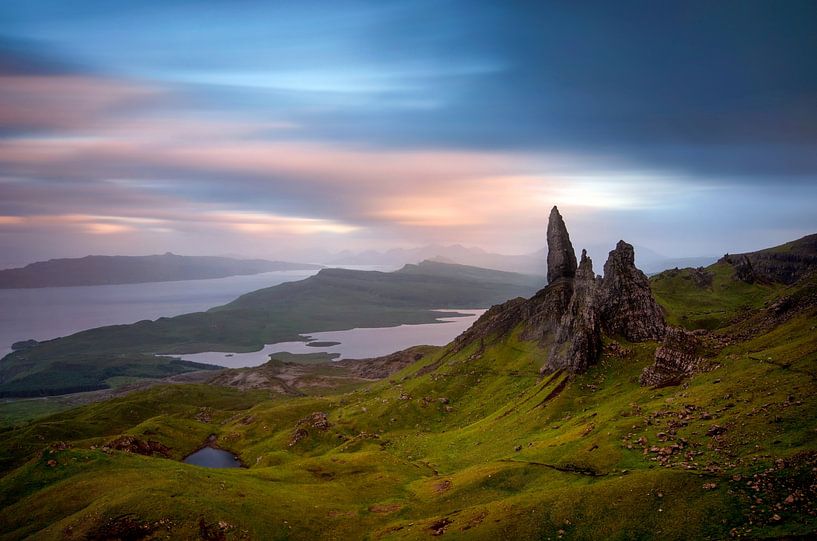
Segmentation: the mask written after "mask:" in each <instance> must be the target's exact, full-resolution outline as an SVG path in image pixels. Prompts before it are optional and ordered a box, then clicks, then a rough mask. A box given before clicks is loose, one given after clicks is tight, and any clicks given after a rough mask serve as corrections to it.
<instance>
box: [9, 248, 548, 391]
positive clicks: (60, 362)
mask: <svg viewBox="0 0 817 541" xmlns="http://www.w3.org/2000/svg"><path fill="white" fill-rule="evenodd" d="M538 280H539V279H538V278H535V277H530V276H525V275H521V274H514V273H507V272H500V271H493V270H487V269H478V268H475V267H466V266H461V265H446V264H440V263H423V264H421V265H408V266H406V268H405V269H403V270H401V271H398V272H394V273H383V272H365V271H351V270H344V269H325V270H323V271H321V272H320V273H319V274H317V275H315V276H313V277H310V278H307V279H306V280H302V281H298V282H289V283H285V284H281V285H278V286H275V287H271V288H267V289H262V290H259V291H256V292H253V293H249V294H247V295H243V296H241V297H239V298H238V299H236V300H235V301H233V302H231V303H229V304H227V305H224V306H221V307H217V308H214V309H211V310H210V311H208V312H198V313H193V314H185V315H181V316H178V317H174V318H159V319H158V320H156V321H140V322H138V323H134V324H132V325H115V326H110V327H100V328H97V329H91V330H88V331H83V332H80V333H77V334H74V335H72V336H69V337H66V338H61V339H57V340H51V341H48V342H43V343H42V344H40V345H39V346H37V347H35V348H32V349H28V350H25V351H19V352H15V353H12V354H9V355H8V356H6V357H5V358H4V359H3V361H2V363H1V364H0V396H3V394H4V393H5V394H6V395H10V396H14V395H17V396H20V395H21V393H29V395H31V394H61V393H66V392H77V391H81V390H92V389H99V388H104V387H106V386H107V385H108V384H107V383H106V381H107V380H109V378H112V377H118V376H129V377H143V378H150V377H163V376H167V375H171V374H173V373H177V372H183V371H186V370H191V369H198V368H200V367H196V366H192V364H191V365H190V366H187V365H184V364H183V363H178V362H172V363H169V362H168V361H167V360H161V359H160V360H157V359H156V358H154V357H153V356H152V355H143V354H145V353H150V354H152V353H168V354H173V353H195V352H200V351H254V350H258V349H259V348H261V347H262V346H263V345H264V344H268V343H273V342H280V341H288V340H298V339H299V335H300V334H302V333H304V332H316V331H329V330H342V329H350V328H353V327H387V326H392V325H399V324H402V323H432V322H434V321H435V318H437V317H440V315H441V314H440V313H434V312H430V311H429V310H430V309H435V308H481V307H488V306H490V305H491V304H495V303H497V302H502V301H504V300H507V299H509V298H512V297H516V296H520V295H523V296H524V295H530V294H532V293H533V292H534V291H535V290H536V288H537V283H538ZM23 396H25V394H23Z"/></svg>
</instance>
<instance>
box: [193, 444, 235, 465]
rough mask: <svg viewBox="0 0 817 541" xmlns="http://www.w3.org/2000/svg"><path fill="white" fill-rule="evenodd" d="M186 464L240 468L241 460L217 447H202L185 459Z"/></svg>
mask: <svg viewBox="0 0 817 541" xmlns="http://www.w3.org/2000/svg"><path fill="white" fill-rule="evenodd" d="M184 462H185V463H186V464H193V465H195V466H204V467H205V468H240V467H241V462H240V461H239V460H238V458H236V456H235V455H234V454H232V453H231V452H229V451H225V450H224V449H217V448H215V447H209V446H208V447H202V448H201V449H199V450H198V451H196V452H195V453H193V454H192V455H188V457H187V458H185V459H184Z"/></svg>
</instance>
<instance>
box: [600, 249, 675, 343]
mask: <svg viewBox="0 0 817 541" xmlns="http://www.w3.org/2000/svg"><path fill="white" fill-rule="evenodd" d="M598 304H599V316H600V319H601V323H602V325H603V330H604V331H605V332H607V333H608V334H611V335H621V336H623V337H624V338H626V339H627V340H629V341H631V342H642V341H645V340H661V339H662V338H663V337H664V332H665V330H666V322H665V321H664V313H663V311H662V310H661V307H660V306H659V305H658V303H657V302H656V301H655V297H653V294H652V290H651V289H650V281H649V279H648V278H647V276H646V275H645V274H644V273H643V272H641V271H640V270H639V269H638V268H637V267H636V266H635V250H634V249H633V246H632V245H631V244H628V243H626V242H624V241H623V240H620V241H619V242H618V244H616V248H615V249H614V250H613V251H611V252H610V254H609V256H608V258H607V262H606V263H605V264H604V278H603V279H602V280H601V285H600V286H599V298H598Z"/></svg>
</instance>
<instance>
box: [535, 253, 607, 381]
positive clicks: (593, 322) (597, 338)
mask: <svg viewBox="0 0 817 541" xmlns="http://www.w3.org/2000/svg"><path fill="white" fill-rule="evenodd" d="M596 288H597V283H596V275H595V274H594V273H593V262H592V261H591V259H590V258H589V257H587V252H586V251H585V250H582V258H581V263H579V268H578V270H577V272H576V277H575V280H574V282H573V296H572V297H571V299H570V304H569V305H568V307H567V310H566V311H565V313H564V315H563V316H562V318H561V320H560V322H559V327H558V330H557V332H556V338H555V340H554V343H553V345H552V346H551V349H550V353H549V355H548V359H547V363H546V367H547V369H548V370H551V371H555V370H562V369H564V370H568V371H570V372H584V371H585V370H587V368H588V367H589V366H590V364H592V363H593V362H595V360H596V359H598V357H599V354H600V352H601V347H602V344H601V329H600V326H599V318H598V310H597V307H596V296H597V290H596Z"/></svg>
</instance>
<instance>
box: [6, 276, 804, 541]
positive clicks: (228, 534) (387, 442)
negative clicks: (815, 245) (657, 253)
mask: <svg viewBox="0 0 817 541" xmlns="http://www.w3.org/2000/svg"><path fill="white" fill-rule="evenodd" d="M721 272H724V275H726V271H725V270H724V271H721ZM664 280H667V277H659V278H657V279H656V281H657V282H658V283H657V287H656V295H657V296H659V298H660V295H659V292H661V291H663V292H664V294H665V301H664V306H665V308H666V309H667V310H668V311H669V317H670V318H671V319H673V318H674V319H676V320H678V321H680V320H681V318H682V316H684V315H687V317H688V318H689V315H695V318H697V317H698V315H699V314H706V312H705V311H706V310H708V309H709V308H708V307H709V306H712V307H717V306H719V304H720V303H725V305H726V308H724V310H723V314H722V315H720V314H719V315H718V316H717V318H716V321H714V322H712V323H708V325H709V326H711V327H713V328H716V331H715V332H713V333H709V334H708V335H706V336H705V351H704V352H703V353H704V354H705V356H706V358H707V361H708V364H709V365H710V366H711V367H713V369H712V370H711V371H708V372H704V373H699V374H697V375H695V376H693V377H692V378H690V379H689V380H688V381H687V382H685V383H683V384H682V385H678V386H672V387H665V388H662V389H654V388H648V387H642V386H640V385H639V384H638V376H639V374H640V373H641V370H642V369H643V368H644V367H645V366H647V365H648V364H650V363H651V362H652V360H653V359H652V355H653V351H654V349H655V347H656V345H657V344H655V343H651V342H643V343H638V344H631V343H627V342H626V341H623V340H621V339H610V338H606V339H605V347H604V354H603V356H602V359H601V362H600V363H599V364H597V365H595V366H593V367H592V368H591V369H590V370H589V371H588V372H586V373H584V374H581V375H576V376H571V377H569V376H568V375H567V374H566V373H562V372H556V373H554V374H550V375H547V376H544V377H540V376H539V372H538V369H539V367H540V366H541V365H542V364H543V363H544V361H545V358H544V355H545V352H543V351H542V350H540V349H539V347H538V346H537V345H536V344H535V343H533V342H528V341H523V340H520V332H521V331H522V329H521V328H516V329H515V330H514V331H513V332H511V333H509V334H507V335H503V336H501V337H491V336H485V337H483V339H482V340H478V341H474V342H473V343H471V344H470V345H468V346H467V347H465V348H464V349H461V350H459V351H457V352H456V353H454V350H453V349H452V348H450V347H449V348H443V349H442V350H440V351H439V352H437V353H435V354H432V355H429V356H427V357H426V358H424V359H422V360H420V361H419V362H418V363H415V364H413V365H411V366H409V367H407V368H405V369H404V370H403V371H401V372H399V373H397V374H394V375H392V376H390V377H389V378H388V379H387V380H384V381H381V382H378V383H375V384H372V385H370V386H367V387H364V388H361V389H358V390H356V391H354V392H351V393H347V394H343V395H334V396H331V395H330V396H326V397H303V398H294V399H284V398H275V399H273V400H267V399H265V397H263V396H262V395H247V396H246V400H244V401H241V400H238V395H236V394H235V391H234V390H230V389H220V388H212V387H211V388H200V387H196V386H185V387H168V388H164V389H161V390H153V391H150V392H147V393H141V394H135V395H130V396H128V397H125V398H123V399H118V400H115V401H112V402H110V403H108V404H107V407H106V405H102V404H100V405H95V406H89V407H85V408H80V409H78V410H74V411H72V412H66V413H63V414H60V415H58V416H55V417H52V418H47V419H44V420H41V421H37V422H34V423H31V424H30V425H27V426H24V427H19V428H16V429H11V430H6V431H4V432H3V433H2V435H3V438H2V440H0V441H1V443H0V452H2V454H3V457H4V464H5V465H6V467H7V468H11V467H14V466H16V465H18V464H22V465H20V466H19V467H18V468H17V469H13V470H9V471H8V473H7V474H6V475H5V477H3V478H2V479H1V480H0V507H2V508H3V511H0V524H2V526H3V528H2V531H3V532H4V533H3V535H2V536H1V537H0V538H2V539H22V538H31V539H85V538H90V539H102V538H111V537H113V538H117V535H118V536H119V537H122V535H123V533H122V532H125V531H128V532H131V535H133V536H134V537H133V538H137V539H138V538H145V539H151V538H164V537H165V536H169V537H170V538H174V539H195V538H201V539H361V538H368V539H426V538H429V537H432V536H443V537H444V538H453V539H460V538H464V539H465V538H467V539H548V538H550V539H557V538H562V539H599V538H605V539H706V538H710V539H722V538H729V537H731V536H738V537H749V538H756V539H764V538H779V537H785V536H789V537H788V538H792V539H796V538H803V539H805V538H808V537H809V536H811V535H814V534H815V532H817V518H816V515H817V474H815V472H816V471H817V419H816V418H815V412H817V397H815V396H814V393H813V392H812V389H813V387H814V384H815V378H817V332H815V322H817V303H816V302H815V295H817V293H816V292H817V286H816V285H815V281H814V280H813V279H809V280H805V281H801V282H799V283H798V284H795V285H794V286H791V287H784V286H780V287H779V289H777V288H772V289H771V290H765V289H762V290H761V289H758V290H755V289H752V290H745V289H744V288H743V286H741V285H740V284H728V283H727V282H722V286H723V287H716V288H713V289H711V290H710V289H707V288H703V289H701V290H700V291H698V290H697V289H696V290H693V289H689V288H686V289H688V290H689V291H691V292H693V293H695V295H692V296H689V297H685V295H687V293H685V292H684V291H683V290H684V289H685V288H684V287H681V286H678V288H679V289H678V291H677V296H675V297H672V296H671V295H672V294H673V291H672V290H671V289H670V288H669V286H667V284H666V283H665V282H663V281H664ZM682 285H683V284H682ZM696 287H697V286H696ZM662 288H663V289H662ZM667 299H670V301H667ZM685 299H688V300H685ZM769 299H771V300H772V302H769V303H768V304H765V305H764V303H765V301H766V300H769ZM685 302H688V303H689V305H688V306H687V305H686V304H685ZM747 302H748V304H747ZM752 306H755V307H758V308H755V309H751V307H752ZM744 307H747V308H748V309H744ZM701 317H703V315H702V316H701ZM695 318H692V319H693V320H695ZM727 320H728V321H729V324H725V323H724V322H726V321H727ZM494 339H496V340H494ZM205 389H206V390H205ZM198 393H204V394H203V395H200V394H198ZM243 408H248V409H243ZM317 412H321V413H325V414H326V420H327V421H328V424H327V423H325V422H323V417H322V416H321V415H320V414H317ZM98 416H101V418H102V420H100V421H95V419H97V417H98ZM122 433H127V434H130V435H133V436H136V437H138V438H140V439H143V440H149V439H150V440H155V441H157V442H160V443H162V444H163V445H166V446H168V447H170V448H171V449H172V451H171V453H170V455H171V458H173V459H177V458H179V457H181V456H183V455H185V454H186V453H188V452H190V451H193V450H194V449H195V448H196V447H197V446H198V445H201V444H202V443H203V442H204V439H205V438H206V436H207V435H208V434H210V433H213V434H216V435H217V436H218V442H219V445H221V446H223V447H225V448H228V449H230V450H231V451H234V452H236V453H238V455H239V456H240V457H241V459H242V461H243V462H244V463H245V464H247V465H248V466H249V468H247V469H242V470H240V471H235V470H209V469H202V468H199V467H195V466H188V465H185V464H182V463H180V462H178V461H176V460H170V459H166V458H159V457H144V456H136V455H134V454H132V453H124V452H121V451H115V450H108V449H105V448H104V447H100V446H102V445H103V444H104V443H105V442H109V441H110V440H111V439H113V438H114V437H115V436H117V435H119V434H122ZM57 440H70V442H69V443H68V444H65V445H49V443H50V442H54V441H57ZM94 447H95V448H94ZM35 448H39V449H43V448H45V450H44V451H43V452H42V453H40V454H34V449H35ZM26 460H27V461H26ZM23 461H26V462H25V463H22V462H23ZM122 486H127V487H128V490H126V491H123V490H121V487H122ZM134 532H136V533H134ZM137 534H139V535H137Z"/></svg>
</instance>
